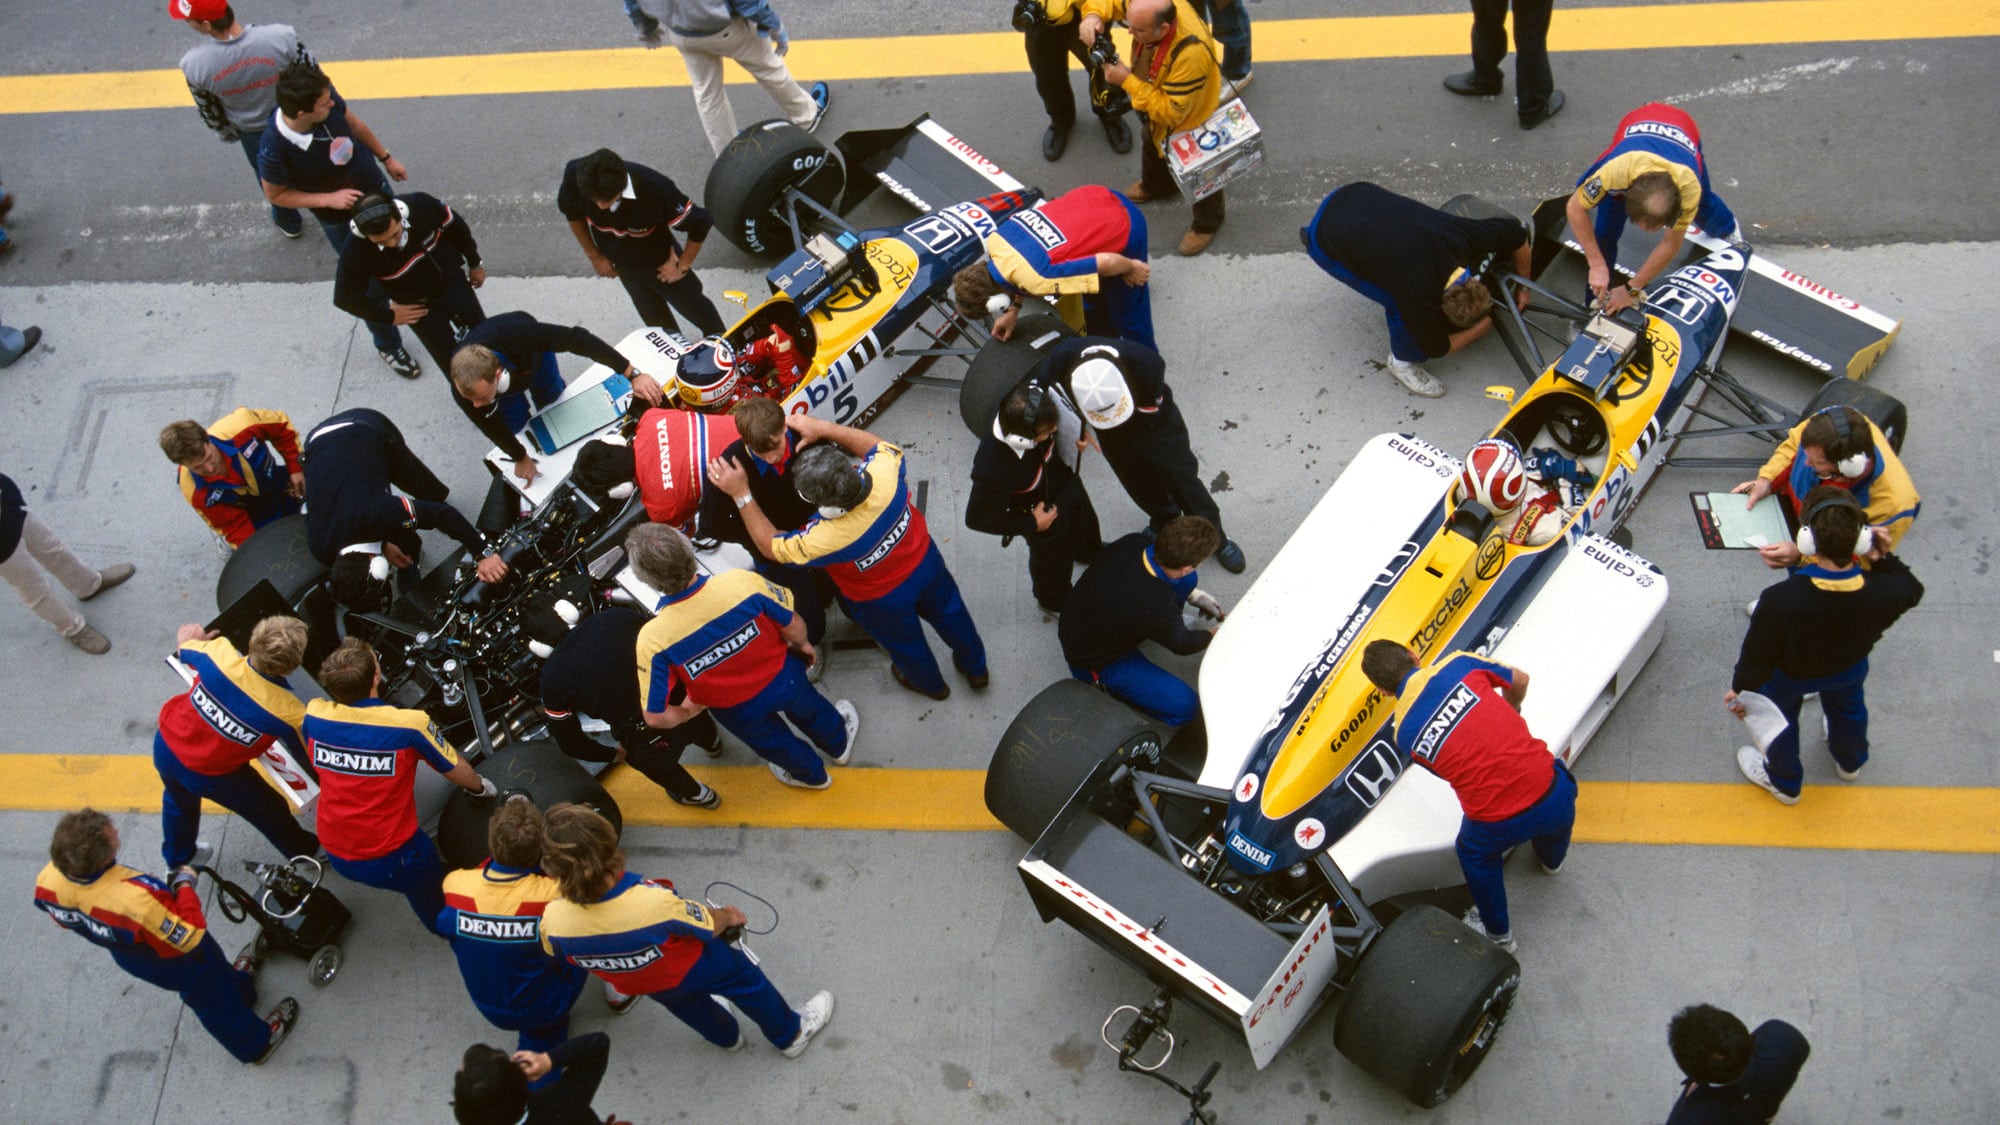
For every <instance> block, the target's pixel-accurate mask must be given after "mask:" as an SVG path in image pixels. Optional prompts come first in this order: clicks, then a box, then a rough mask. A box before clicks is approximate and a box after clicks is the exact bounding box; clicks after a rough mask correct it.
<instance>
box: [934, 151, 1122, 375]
mask: <svg viewBox="0 0 2000 1125" xmlns="http://www.w3.org/2000/svg"><path fill="white" fill-rule="evenodd" d="M986 253H987V255H988V257H989V260H988V261H985V262H974V263H973V264H972V265H969V266H967V267H965V268H964V269H962V270H959V271H958V273H956V274H954V275H953V276H952V280H951V291H952V297H953V299H954V300H955V301H956V302H957V303H958V311H959V313H960V314H961V315H963V316H965V317H968V318H970V319H973V320H978V319H981V318H984V317H986V316H988V315H991V316H992V317H993V335H995V336H997V337H999V338H1000V339H1002V340H1005V339H1007V338H1008V337H1010V336H1012V335H1013V334H1014V321H1015V320H1016V319H1017V318H1018V317H1019V316H1020V313H1021V303H1022V301H1023V299H1024V298H1025V297H1026V296H1030V295H1032V296H1037V297H1053V296H1060V295H1068V294H1075V295H1078V296H1081V297H1082V298H1083V327H1084V331H1086V332H1088V333H1090V334H1091V335H1093V336H1119V337H1122V338H1124V339H1127V340H1131V341H1134V342H1136V343H1140V344H1144V345H1146V346H1147V347H1149V348H1157V347H1158V346H1159V345H1157V344H1155V343H1154V342H1153V299H1152V295H1151V293H1152V291H1151V290H1150V289H1149V288H1148V287H1147V284H1146V283H1147V281H1149V280H1150V279H1151V278H1152V276H1153V268H1152V266H1150V265H1149V264H1147V261H1146V217H1145V216H1144V215H1141V214H1140V213H1139V209H1138V208H1137V207H1135V206H1133V205H1132V201H1131V200H1130V199H1127V198H1125V197H1124V196H1123V195H1120V194H1119V193H1117V192H1115V191H1112V190H1111V189H1110V188H1107V187H1099V186H1097V185H1095V184H1090V185H1086V186H1084V187H1080V188H1077V189H1075V190H1074V191H1067V192H1064V193H1063V194H1061V195H1058V196H1056V197H1055V198H1054V199H1045V200H1043V201H1042V202H1040V203H1038V204H1036V205H1035V206H1034V207H1033V208H1031V209H1029V210H1026V211H1017V212H1015V213H1014V214H1012V215H1010V216H1008V217H1007V219H1006V220H1005V221H1004V222H1002V223H1001V224H1000V227H999V229H998V230H996V231H994V232H993V233H992V234H989V235H987V236H986ZM996 298H1002V299H1004V301H1005V304H1004V306H1003V305H1002V303H1001V301H1000V300H996Z"/></svg>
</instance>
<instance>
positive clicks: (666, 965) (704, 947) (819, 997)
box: [542, 803, 833, 1059]
mask: <svg viewBox="0 0 2000 1125" xmlns="http://www.w3.org/2000/svg"><path fill="white" fill-rule="evenodd" d="M542 867H543V869H545V870H546V871H548V873H549V874H551V875H553V876H555V877H556V881H557V882H558V883H560V884H561V886H562V898H561V899H559V900H557V901H555V902H552V903H550V904H549V908H548V912H547V913H546V914H544V915H543V916H542V948H543V949H545V950H547V951H548V952H549V953H551V954H554V955H555V956H557V957H561V958H563V959H564V960H567V961H568V962H570V963H571V964H573V965H581V966H583V967H584V968H586V969H589V970H590V971H591V972H593V973H595V974H597V976H598V977H599V978H600V979H602V980H603V981H604V983H606V984H608V985H610V986H611V987H613V988H615V989H617V990H618V991H619V992H621V993H624V994H625V995H628V996H650V997H652V998H653V999H654V1000H657V1001H659V1002H660V1004H661V1006H663V1007H665V1008H666V1009H667V1011H669V1012H672V1013H673V1014H674V1018H676V1019H678V1020H680V1021H681V1022H682V1023H684V1024H686V1025H688V1026H689V1027H691V1028H693V1029H694V1030H695V1031H696V1032H698V1033H699V1034H700V1035H701V1037H702V1038H703V1039H706V1040H708V1041H709V1043H711V1044H713V1045H714V1046H717V1047H720V1048H722V1049H723V1050H725V1051H734V1050H737V1049H739V1048H741V1047H742V1046H743V1044H744V1042H745V1041H746V1039H747V1037H746V1036H745V1035H744V1034H743V1025H742V1024H741V1023H740V1022H738V1020H737V1019H736V1014H735V1013H736V1012H741V1013H742V1014H744V1015H746V1016H748V1017H750V1020H751V1022H752V1023H755V1024H756V1025H757V1030H759V1031H761V1032H763V1033H764V1038H765V1039H767V1040H769V1041H770V1043H771V1045H772V1046H773V1047H776V1048H778V1050H779V1051H781V1052H783V1053H784V1056H785V1057H786V1058H788V1059H795V1058H798V1057H799V1056H800V1055H802V1054H804V1053H805V1050H806V1045H807V1044H808V1043H811V1042H812V1038H813V1036H815V1035H817V1034H818V1033H819V1031H820V1029H821V1028H823V1027H825V1026H826V1025H827V1021H829V1020H831V1019H832V1018H833V993H831V992H817V993H814V994H813V998H812V999H810V1000H808V1001H806V1002H805V1003H804V1004H803V1005H801V1006H800V1007H798V1008H793V1007H791V1006H790V1005H789V1004H787V1003H785V998H784V996H782V995H781V994H780V993H779V992H778V989H777V987H776V986H775V985H773V984H772V983H771V981H770V978H768V977H766V976H765V975H764V970H763V969H761V968H759V967H758V964H757V961H756V960H755V959H754V958H753V957H751V956H750V955H749V954H748V953H746V952H745V951H744V949H743V947H742V945H741V944H740V940H739V936H740V935H741V933H742V926H743V923H744V917H743V912H742V911H741V910H738V909H736V908H735V907H733V906H714V905H707V906H705V905H703V904H701V903H698V902H693V901H691V900H688V899H684V898H682V897H680V895H679V894H677V893H675V891H674V885H673V883H672V881H671V880H667V879H648V878H646V877H644V876H642V875H639V874H637V873H636V872H632V871H628V870H626V869H625V850H624V849H623V848H620V847H619V846H618V834H617V832H616V831H615V830H614V829H613V828H612V827H611V822H610V821H608V820H605V819H604V818H603V817H602V816H599V815H598V814H597V812H596V810H594V809H590V808H587V807H585V806H583V805H575V804H568V803H564V804H560V805H557V806H556V807H554V808H552V809H550V810H549V814H548V821H547V824H546V826H545V827H544V828H543V833H542ZM731 1005H734V1011H732V1010H731Z"/></svg>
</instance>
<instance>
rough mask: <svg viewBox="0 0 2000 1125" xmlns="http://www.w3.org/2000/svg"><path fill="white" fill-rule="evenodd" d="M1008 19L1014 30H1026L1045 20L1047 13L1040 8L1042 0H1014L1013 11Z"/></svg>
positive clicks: (1036, 26) (1038, 25) (1034, 27)
mask: <svg viewBox="0 0 2000 1125" xmlns="http://www.w3.org/2000/svg"><path fill="white" fill-rule="evenodd" d="M1008 19H1009V21H1010V22H1012V23H1013V25H1014V30H1015V31H1021V32H1028V31H1033V30H1035V29H1036V28H1038V27H1040V26H1042V24H1044V23H1045V22H1047V20H1048V13H1047V11H1045V10H1044V9H1043V8H1042V0H1014V13H1013V15H1011V16H1009V17H1008Z"/></svg>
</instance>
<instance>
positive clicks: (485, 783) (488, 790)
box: [478, 777, 500, 797]
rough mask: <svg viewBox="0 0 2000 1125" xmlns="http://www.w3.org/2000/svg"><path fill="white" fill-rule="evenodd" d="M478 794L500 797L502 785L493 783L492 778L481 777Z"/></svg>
mask: <svg viewBox="0 0 2000 1125" xmlns="http://www.w3.org/2000/svg"><path fill="white" fill-rule="evenodd" d="M478 795H479V796H480V797H498V796H499V795H500V787H499V786H498V785H495V784H493V779H492V778H490V777H482V778H480V779H479V794H478Z"/></svg>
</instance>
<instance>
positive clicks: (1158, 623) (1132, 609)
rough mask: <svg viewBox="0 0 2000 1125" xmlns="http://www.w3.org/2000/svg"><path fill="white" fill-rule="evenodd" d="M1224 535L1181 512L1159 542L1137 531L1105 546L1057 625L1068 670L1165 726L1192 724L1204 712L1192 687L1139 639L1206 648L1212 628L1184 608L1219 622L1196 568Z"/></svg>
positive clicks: (1188, 649)
mask: <svg viewBox="0 0 2000 1125" xmlns="http://www.w3.org/2000/svg"><path fill="white" fill-rule="evenodd" d="M1221 540H1222V533H1221V532H1219V531H1217V530H1215V525H1214V524H1211V523H1209V522H1208V521H1207V520H1205V519H1201V518H1200V517H1198V516H1179V517H1176V518H1174V519H1171V520H1168V521H1167V525H1166V526H1165V527H1163V528H1161V529H1160V533H1159V537H1158V539H1157V541H1150V542H1149V541H1148V537H1147V536H1145V535H1143V534H1136V533H1135V534H1132V535H1127V536H1126V537H1125V538H1123V539H1120V540H1118V541H1116V542H1114V543H1110V544H1108V545H1106V546H1105V548H1104V551H1103V552H1102V553H1101V554H1099V555H1098V557H1097V561H1096V562H1094V563H1092V564H1091V565H1090V569H1089V570H1086V571H1084V572H1083V577H1082V578H1081V579H1080V580H1078V582H1077V584H1076V588H1075V589H1074V590H1071V591H1070V592H1069V598H1068V600H1066V601H1065V602H1064V603H1063V614H1062V622H1061V623H1060V624H1058V625H1057V626H1056V634H1057V636H1059V637H1060V638H1061V639H1062V649H1063V659H1064V660H1065V661H1068V662H1069V674H1070V675H1071V676H1073V677H1075V678H1076V679H1079V680H1082V681H1083V682H1084V683H1087V684H1096V685H1097V686H1099V687H1101V688H1103V689H1104V690H1105V691H1107V692H1110V693H1111V696H1112V698H1114V699H1119V700H1122V701H1124V702H1125V703H1128V704H1130V705H1131V706H1133V707H1136V708H1138V709H1139V710H1141V711H1144V712H1145V713H1146V714H1148V715H1151V716H1152V717H1153V718H1155V719H1158V720H1159V721H1161V722H1163V723H1169V724H1172V725H1174V726H1181V725H1182V724H1185V723H1191V722H1193V721H1194V719H1195V716H1196V715H1199V714H1200V713H1201V700H1200V698H1199V697H1198V696H1197V695H1196V694H1195V690H1194V689H1193V688H1192V687H1189V686H1188V684H1187V681H1185V680H1183V679H1181V678H1180V677H1179V676H1176V675H1174V674H1173V673H1172V672H1169V671H1167V670H1166V669H1164V668H1162V667H1160V666H1159V665H1157V664H1155V663H1153V662H1152V661H1150V660H1148V659H1146V657H1145V655H1144V654H1143V653H1141V652H1140V651H1139V642H1141V641H1153V642H1155V643H1157V644H1159V645H1160V646H1162V647H1163V648H1165V649H1166V650H1167V651H1169V652H1175V653H1179V654H1180V655H1182V656H1190V655H1192V654H1194V653H1197V652H1200V651H1201V650H1202V649H1205V648H1207V647H1208V642H1209V640H1210V639H1211V638H1213V637H1214V636H1215V628H1214V626H1210V627H1207V628H1203V629H1190V628H1188V627H1187V625H1186V624H1185V623H1183V622H1182V620H1181V605H1182V603H1184V602H1185V603H1188V604H1191V605H1193V606H1195V607H1196V608H1197V609H1199V610H1200V611H1201V612H1202V613H1203V614H1204V615H1206V616H1207V617H1208V618H1209V619H1211V620H1213V621H1215V622H1217V623H1218V624H1219V623H1220V622H1221V620H1222V607H1221V606H1220V605H1219V604H1217V603H1216V600H1215V598H1214V597H1213V596H1212V595H1210V594H1208V593H1206V592H1204V591H1202V590H1199V589H1196V588H1195V583H1196V582H1197V581H1198V580H1199V577H1200V576H1199V575H1197V574H1196V573H1195V569H1194V568H1195V565H1196V564H1198V563H1200V562H1201V560H1203V559H1205V558H1207V557H1208V556H1209V553H1210V552H1211V551H1213V550H1215V545H1216V544H1217V543H1218V542H1220V541H1221Z"/></svg>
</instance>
